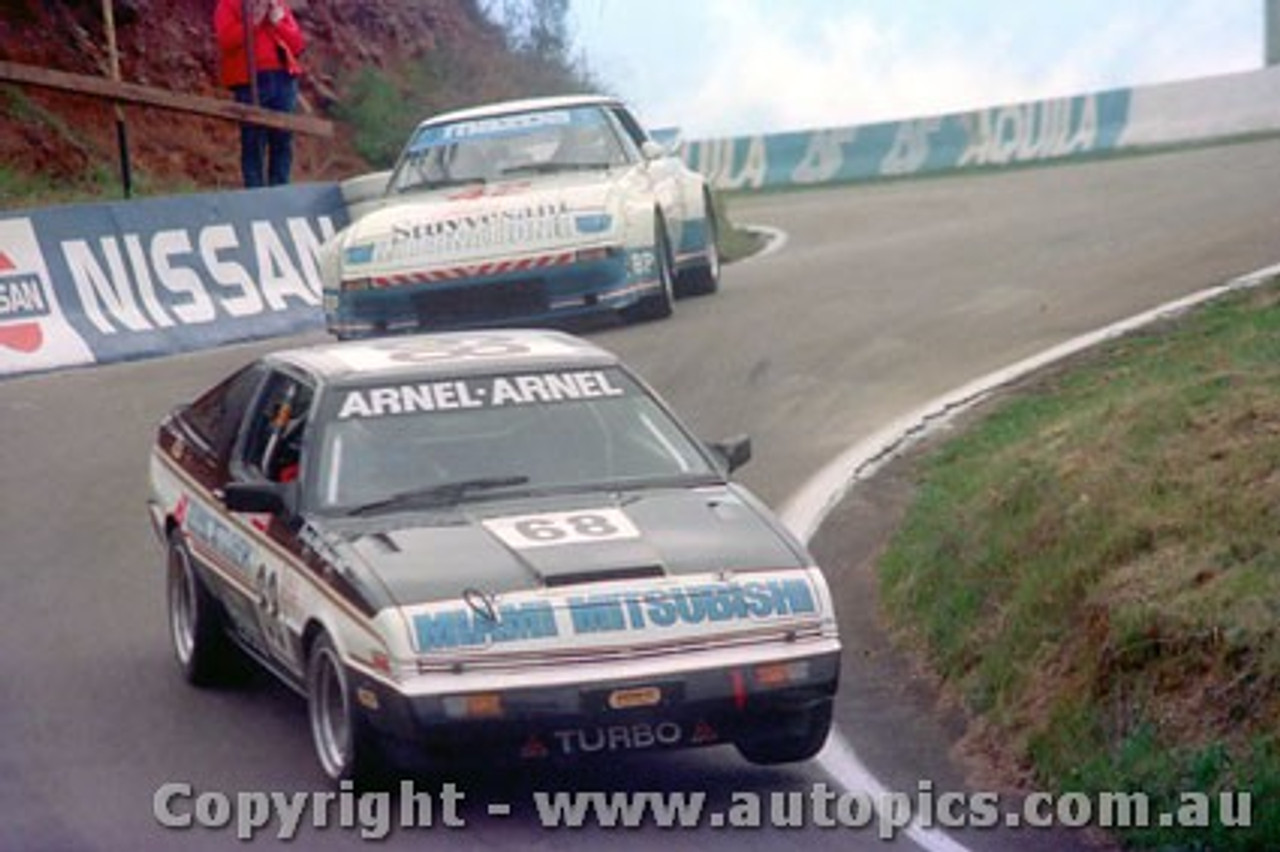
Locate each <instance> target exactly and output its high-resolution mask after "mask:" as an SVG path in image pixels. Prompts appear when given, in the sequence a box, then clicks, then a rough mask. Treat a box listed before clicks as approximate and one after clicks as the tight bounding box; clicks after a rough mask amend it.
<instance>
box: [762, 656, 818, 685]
mask: <svg viewBox="0 0 1280 852" xmlns="http://www.w3.org/2000/svg"><path fill="white" fill-rule="evenodd" d="M754 674H755V681H756V685H758V686H763V687H767V688H773V687H779V686H786V685H787V684H791V683H799V682H801V681H805V680H808V678H809V663H808V661H806V660H798V661H796V662H793V663H765V664H764V665H760V666H756V668H755V672H754Z"/></svg>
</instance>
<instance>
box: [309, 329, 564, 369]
mask: <svg viewBox="0 0 1280 852" xmlns="http://www.w3.org/2000/svg"><path fill="white" fill-rule="evenodd" d="M579 351H581V350H580V348H579V347H578V346H576V345H575V344H574V343H573V342H572V341H570V340H568V339H566V338H555V337H534V338H518V337H513V336H511V335H509V334H502V333H493V332H490V333H487V334H450V335H443V336H439V337H412V338H397V337H389V338H383V339H381V340H373V341H368V342H366V343H364V344H362V345H359V346H357V345H351V346H346V347H343V348H342V349H338V350H335V351H334V352H333V353H332V357H334V358H337V359H338V360H340V361H342V363H343V364H345V365H346V366H347V367H349V368H351V369H353V370H360V371H362V372H374V371H377V370H385V369H387V368H389V367H394V366H397V365H403V364H444V363H448V362H459V363H469V362H473V361H491V360H493V359H498V358H524V357H539V358H552V357H562V356H568V355H572V354H573V353H575V352H579Z"/></svg>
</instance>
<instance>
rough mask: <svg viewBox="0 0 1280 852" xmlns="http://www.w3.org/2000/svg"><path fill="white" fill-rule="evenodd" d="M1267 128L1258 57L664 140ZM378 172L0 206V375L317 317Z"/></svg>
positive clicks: (816, 140) (958, 142)
mask: <svg viewBox="0 0 1280 852" xmlns="http://www.w3.org/2000/svg"><path fill="white" fill-rule="evenodd" d="M1277 130H1280V68H1271V69H1267V70H1264V71H1258V72H1251V73H1247V74H1234V75H1227V76H1222V77H1213V78H1208V79H1203V80H1196V81H1191V82H1187V83H1175V84H1168V85H1162V86H1151V87H1147V88H1142V89H1122V90H1116V91H1110V92H1100V93H1096V94H1089V95H1081V96H1078V97H1071V98H1061V99H1056V100H1047V101H1038V102H1034V103H1024V104H1011V105H1007V106H1001V107H993V108H991V109H984V110H976V111H972V112H966V113H957V114H953V115H943V116H937V117H931V118H920V119H912V120H908V121H897V122H884V123H879V124H870V125H862V126H851V127H838V128H828V129H823V130H815V131H810V132H801V133H776V134H764V135H759V136H750V137H743V138H735V139H709V140H696V141H692V142H684V143H680V144H679V145H678V146H677V148H676V150H677V151H678V152H679V154H680V155H681V156H682V157H684V159H685V161H686V162H687V163H689V165H690V166H692V167H693V168H695V169H697V170H699V171H701V172H703V173H704V174H706V175H707V176H708V178H710V180H711V182H712V183H713V185H715V186H717V187H719V188H721V189H727V190H758V189H768V188H773V187H795V186H810V185H814V184H822V183H831V182H848V181H859V180H873V179H878V178H886V177H900V176H905V175H925V174H938V173H943V172H950V171H957V170H965V169H977V168H993V167H1001V166H1008V165H1017V164H1025V163H1037V162H1045V161H1050V160H1058V159H1064V158H1070V157H1079V156H1086V155H1094V154H1099V153H1105V152H1109V151H1117V150H1122V149H1132V148H1142V147H1149V146H1159V145H1169V144H1176V143H1180V142H1194V141H1202V140H1206V139H1212V138H1221V137H1230V136H1238V135H1242V134H1251V133H1264V132H1275V131H1277ZM672 135H673V134H672V132H671V131H667V135H666V136H665V137H664V138H667V139H670V138H671V137H672ZM386 178H387V173H385V172H381V173H376V174H372V175H360V176H357V177H354V178H351V179H350V180H347V181H343V182H342V183H340V184H302V185H294V186H287V187H279V188H276V189H268V190H253V191H243V190H242V191H235V192H223V193H208V194H201V195H189V196H181V197H174V198H158V199H150V200H143V201H135V202H129V203H123V202H121V203H106V204H84V205H69V206H64V207H54V208H48V209H41V210H30V211H21V212H12V213H2V212H0V377H3V376H12V375H18V374H22V373H30V372H36V371H41V370H51V369H56V368H60V367H70V366H76V365H83V364H91V363H105V362H110V361H120V360H128V359H131V358H142V357H148V356H156V355H167V354H172V353H175V352H181V351H186V350H192V349H202V348H206V347H210V346H218V345H220V344H223V343H228V342H232V341H238V340H248V339H255V338H264V337H272V336H277V335H284V334H291V333H296V332H300V331H306V330H310V329H317V328H320V327H321V326H322V324H323V318H322V313H321V311H320V299H321V282H320V278H319V274H318V270H317V268H316V252H317V249H318V248H319V246H320V244H321V243H322V242H323V241H324V240H325V239H326V238H327V237H329V236H330V235H332V234H333V233H335V232H336V231H337V230H338V229H340V228H342V227H344V226H345V225H346V224H347V222H348V221H349V220H350V219H351V218H352V217H355V216H358V215H361V214H362V213H363V212H365V211H367V210H369V209H373V208H374V207H376V206H377V205H378V204H379V203H380V202H379V200H378V196H379V195H380V192H381V189H382V187H383V186H384V185H385V183H386Z"/></svg>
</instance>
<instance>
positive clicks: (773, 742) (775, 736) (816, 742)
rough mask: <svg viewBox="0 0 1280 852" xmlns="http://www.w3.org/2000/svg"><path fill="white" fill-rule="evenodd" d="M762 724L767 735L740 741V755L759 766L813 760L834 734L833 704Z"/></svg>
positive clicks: (764, 721) (790, 714) (827, 702)
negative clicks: (832, 720)
mask: <svg viewBox="0 0 1280 852" xmlns="http://www.w3.org/2000/svg"><path fill="white" fill-rule="evenodd" d="M761 721H762V723H763V724H762V726H761V727H765V729H766V730H767V733H763V734H760V735H757V736H752V737H744V738H743V739H740V740H738V742H737V743H736V745H737V747H738V753H739V754H741V755H742V756H743V757H745V758H746V759H747V760H749V761H750V762H752V763H755V764H757V765H760V766H769V765H772V764H776V763H797V762H799V761H801V760H808V759H809V758H811V757H813V756H814V755H815V754H817V753H818V752H819V751H821V750H822V746H823V745H824V744H825V743H826V741H827V734H828V733H829V732H830V731H831V702H830V701H825V702H823V703H822V704H820V705H819V706H817V707H814V708H811V709H809V710H802V711H800V712H796V713H788V714H786V715H785V716H782V717H781V718H778V719H775V718H773V717H769V718H767V719H763V720H761ZM766 726H767V727H766Z"/></svg>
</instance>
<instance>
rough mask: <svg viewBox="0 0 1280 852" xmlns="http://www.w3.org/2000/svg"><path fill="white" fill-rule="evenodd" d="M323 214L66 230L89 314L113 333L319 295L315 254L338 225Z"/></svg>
mask: <svg viewBox="0 0 1280 852" xmlns="http://www.w3.org/2000/svg"><path fill="white" fill-rule="evenodd" d="M318 224H319V230H318V231H317V230H316V229H315V228H313V227H312V224H311V222H309V221H308V220H307V219H306V218H305V217H291V218H289V219H287V220H285V222H284V223H283V227H280V226H279V225H278V224H277V223H273V222H270V221H265V220H260V221H254V222H249V223H248V224H247V226H243V225H242V226H240V227H239V228H237V227H236V226H235V225H232V224H231V223H229V222H224V223H216V224H209V225H205V226H203V227H199V228H168V229H160V230H155V231H151V232H122V233H113V234H107V235H104V236H101V237H98V238H96V239H71V240H64V241H63V242H62V243H61V244H60V245H59V249H60V251H61V254H62V259H63V261H64V262H65V264H66V268H67V270H68V273H69V275H70V277H71V281H72V282H73V283H74V285H75V291H76V293H77V295H78V296H79V301H80V307H81V310H82V311H83V315H84V317H85V319H86V320H87V321H88V323H89V325H90V326H91V327H92V328H93V330H94V331H95V332H96V333H98V334H101V335H105V336H114V335H120V334H125V333H130V332H134V333H136V332H152V331H157V330H162V329H167V328H172V327H174V326H178V325H183V326H190V325H205V324H210V323H214V322H216V321H218V320H221V319H228V318H230V319H245V318H248V317H253V316H257V315H261V314H267V313H279V312H283V311H286V310H289V309H290V308H291V307H305V308H310V307H315V306H317V305H319V304H320V291H321V282H320V275H319V271H318V269H317V267H316V260H315V257H316V253H317V252H318V251H319V247H320V244H321V243H322V242H323V241H324V240H325V239H327V238H328V237H331V236H332V235H333V233H334V227H333V224H332V222H331V221H330V220H329V219H328V218H327V217H321V218H320V219H319V222H318ZM290 246H292V248H293V250H292V251H291V250H290Z"/></svg>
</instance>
